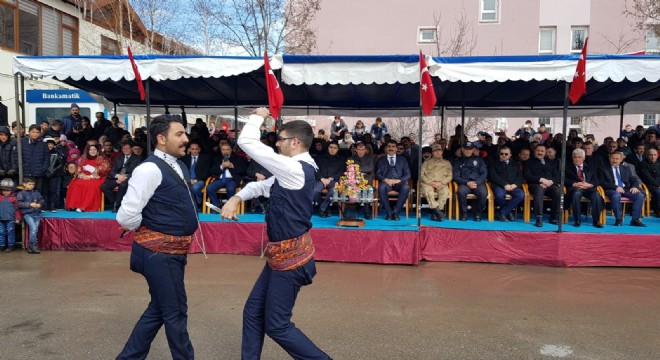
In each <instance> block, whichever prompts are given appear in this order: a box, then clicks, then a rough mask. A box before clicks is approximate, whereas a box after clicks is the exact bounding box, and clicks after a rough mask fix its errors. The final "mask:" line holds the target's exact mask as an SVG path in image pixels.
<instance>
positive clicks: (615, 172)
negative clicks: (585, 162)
mask: <svg viewBox="0 0 660 360" xmlns="http://www.w3.org/2000/svg"><path fill="white" fill-rule="evenodd" d="M622 162H623V153H622V152H620V151H615V152H613V153H611V154H610V165H609V166H605V167H603V168H601V169H600V172H599V173H598V180H599V181H600V185H601V186H602V187H603V189H604V190H605V196H607V197H608V198H609V199H610V201H611V203H612V212H614V218H615V222H614V226H621V225H622V220H623V219H622V215H623V214H622V211H621V198H623V197H625V198H628V199H630V200H631V201H632V202H633V205H632V221H631V222H630V225H631V226H640V227H645V226H646V224H644V223H642V220H641V218H642V206H643V205H644V197H645V196H644V193H643V192H642V191H641V190H640V186H641V184H640V183H639V181H638V180H637V178H636V177H635V176H633V175H632V171H631V170H630V169H631V168H630V167H627V166H621V164H622Z"/></svg>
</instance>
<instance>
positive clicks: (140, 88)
mask: <svg viewBox="0 0 660 360" xmlns="http://www.w3.org/2000/svg"><path fill="white" fill-rule="evenodd" d="M128 58H129V59H130V60H131V66H132V67H133V73H135V81H137V86H138V91H139V92H140V100H142V101H144V99H145V98H146V97H147V93H146V92H145V91H144V84H143V83H142V76H140V70H139V69H138V66H137V63H136V62H135V59H134V58H133V52H131V47H130V46H129V47H128Z"/></svg>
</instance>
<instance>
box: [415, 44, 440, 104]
mask: <svg viewBox="0 0 660 360" xmlns="http://www.w3.org/2000/svg"><path fill="white" fill-rule="evenodd" d="M419 71H420V73H419V76H420V80H419V84H420V98H421V101H422V111H423V112H424V114H426V115H429V114H431V113H432V112H433V107H434V106H435V103H436V101H437V99H436V98H435V90H434V89H433V81H431V74H429V69H428V68H427V67H426V60H425V59H424V55H422V52H421V51H420V52H419Z"/></svg>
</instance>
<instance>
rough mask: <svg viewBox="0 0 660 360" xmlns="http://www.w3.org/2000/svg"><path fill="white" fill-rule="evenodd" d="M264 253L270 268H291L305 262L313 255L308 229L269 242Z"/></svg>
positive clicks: (283, 269)
mask: <svg viewBox="0 0 660 360" xmlns="http://www.w3.org/2000/svg"><path fill="white" fill-rule="evenodd" d="M264 255H266V261H267V262H268V266H270V268H271V269H273V270H277V271H285V270H293V269H297V268H299V267H301V266H303V265H305V264H307V262H308V261H309V260H310V259H311V258H312V256H314V244H312V238H311V237H310V236H309V231H308V232H306V233H304V234H302V235H300V236H298V237H295V238H293V239H289V240H282V241H278V242H269V243H268V245H266V251H265V252H264Z"/></svg>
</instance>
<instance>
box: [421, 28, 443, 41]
mask: <svg viewBox="0 0 660 360" xmlns="http://www.w3.org/2000/svg"><path fill="white" fill-rule="evenodd" d="M418 33H419V35H418V37H417V42H418V43H436V42H437V41H438V29H437V28H435V27H421V28H419V31H418Z"/></svg>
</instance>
